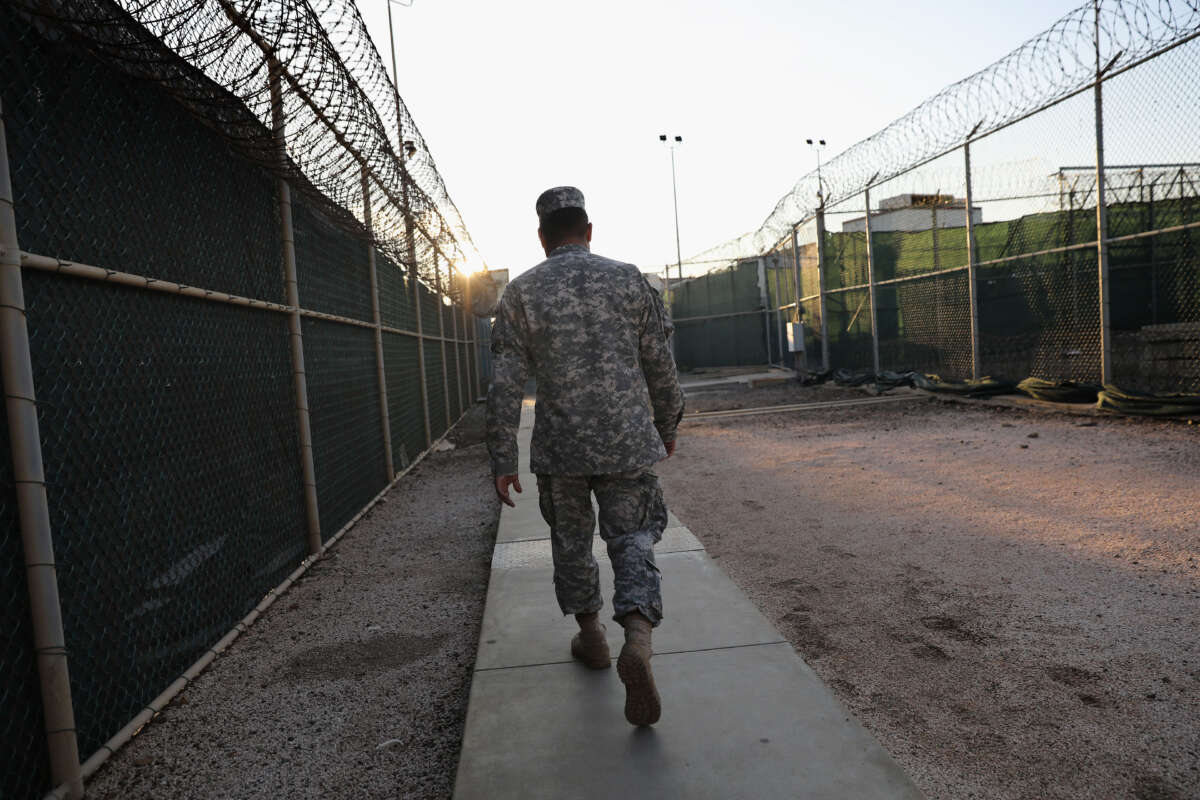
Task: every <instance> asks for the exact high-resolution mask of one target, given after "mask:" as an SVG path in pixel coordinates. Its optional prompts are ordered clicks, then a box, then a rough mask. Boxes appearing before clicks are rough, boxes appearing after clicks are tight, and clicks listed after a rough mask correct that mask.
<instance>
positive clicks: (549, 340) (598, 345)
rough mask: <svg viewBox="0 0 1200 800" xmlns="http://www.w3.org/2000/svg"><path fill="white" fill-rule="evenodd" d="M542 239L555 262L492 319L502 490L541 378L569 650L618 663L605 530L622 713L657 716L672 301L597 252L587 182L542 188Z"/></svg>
mask: <svg viewBox="0 0 1200 800" xmlns="http://www.w3.org/2000/svg"><path fill="white" fill-rule="evenodd" d="M536 208H537V215H538V222H539V227H538V238H539V239H541V242H542V248H543V249H544V250H545V251H546V260H545V261H543V262H542V263H540V264H538V265H537V266H536V267H534V268H533V269H531V270H529V271H528V272H526V273H524V274H522V275H520V276H518V277H517V278H515V279H514V280H513V281H512V282H511V283H510V284H509V285H508V288H507V289H506V290H505V292H504V296H503V298H502V299H501V301H500V305H499V307H498V308H497V310H496V321H495V323H494V324H493V328H492V354H493V356H494V359H493V362H492V364H493V371H494V375H493V380H492V386H491V388H490V390H489V392H488V408H487V442H488V450H489V452H490V454H491V460H492V473H493V475H494V476H495V484H496V493H497V494H498V495H499V496H500V499H501V500H502V501H503V502H504V503H506V504H508V505H510V506H511V505H514V503H513V499H512V497H511V496H510V495H509V487H512V488H513V489H515V490H516V491H517V492H520V491H521V483H520V481H519V480H518V477H517V426H518V424H519V422H520V415H521V402H522V400H523V398H524V390H525V382H526V380H527V379H528V378H529V377H530V376H532V377H534V378H535V379H536V381H537V407H536V409H535V422H534V427H533V440H532V445H531V447H530V467H531V469H532V471H533V473H534V474H535V475H537V486H538V503H539V505H540V508H541V512H542V516H543V517H544V518H545V520H546V523H547V524H548V525H549V526H550V542H551V550H552V553H553V558H554V591H555V595H556V597H557V599H558V604H559V607H560V608H561V609H562V612H563V614H574V615H575V619H576V620H577V621H578V622H579V633H578V634H576V636H575V638H574V639H572V640H571V655H572V656H574V657H575V658H577V659H578V660H580V661H582V662H583V663H584V664H586V665H587V666H589V667H592V668H593V669H606V668H608V667H609V666H610V660H609V652H608V643H607V642H606V640H605V637H604V626H603V625H601V624H600V622H599V611H600V609H601V607H603V605H604V600H603V599H602V598H601V596H600V569H599V567H598V566H597V564H596V559H595V558H594V557H593V556H592V535H593V530H594V529H595V524H596V520H595V517H594V515H593V511H592V500H591V496H592V494H593V493H594V494H595V495H596V501H597V504H598V505H599V507H600V536H601V538H603V539H604V541H605V544H606V545H607V547H608V555H609V559H610V560H611V562H612V568H613V574H614V576H615V578H616V585H615V588H614V591H613V600H612V604H613V619H615V620H616V621H617V622H618V623H620V624H621V626H622V627H624V629H625V646H624V647H623V648H621V654H620V656H618V658H617V674H618V675H619V676H620V678H621V682H622V683H624V684H625V718H626V719H628V720H629V721H630V722H631V723H633V724H634V725H653V724H654V723H655V722H657V721H658V718H659V715H660V713H661V702H660V700H659V695H658V690H657V688H656V687H655V685H654V674H653V672H652V671H651V669H650V657H651V644H650V634H651V630H652V628H654V627H656V626H657V625H658V624H659V622H660V621H661V620H662V616H663V606H662V589H661V586H660V575H659V571H658V567H657V565H656V564H655V562H654V545H655V544H656V543H657V542H658V541H659V539H661V538H662V533H663V529H664V528H665V527H666V525H667V508H666V505H665V504H664V503H663V498H662V489H661V488H659V485H658V476H657V475H655V474H654V471H653V469H652V467H653V465H654V463H655V462H657V461H660V460H662V459H663V458H666V457H669V456H670V455H671V453H673V452H674V451H675V429H676V427H677V426H678V424H679V420H680V418H681V417H682V416H683V393H682V392H681V391H680V388H679V380H678V377H677V376H676V374H675V362H674V360H673V359H672V357H671V349H670V345H669V342H668V337H669V335H670V333H671V325H670V322H669V321H668V319H667V315H666V311H665V309H664V308H663V304H662V300H661V299H660V298H659V296H658V292H656V291H655V290H654V289H653V288H652V287H651V286H650V284H649V283H648V282H647V281H646V278H645V277H644V276H643V275H642V274H641V272H640V271H639V270H638V268H637V267H636V266H634V265H633V264H624V263H622V262H619V261H613V260H612V259H608V258H603V257H601V256H598V255H594V254H593V253H592V252H591V250H590V247H589V245H590V242H591V240H592V224H591V223H590V222H589V221H588V216H587V212H586V211H585V210H584V206H583V193H582V192H580V191H579V190H578V189H576V188H574V187H572V186H559V187H557V188H554V189H549V190H547V191H545V192H543V193H542V195H541V196H540V197H538V199H537V204H536Z"/></svg>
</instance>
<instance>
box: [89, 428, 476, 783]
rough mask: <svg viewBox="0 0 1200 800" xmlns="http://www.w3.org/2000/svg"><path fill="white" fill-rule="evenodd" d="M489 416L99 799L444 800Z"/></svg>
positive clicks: (461, 679)
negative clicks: (390, 799)
mask: <svg viewBox="0 0 1200 800" xmlns="http://www.w3.org/2000/svg"><path fill="white" fill-rule="evenodd" d="M482 429H483V428H482V407H481V406H475V407H474V408H473V409H472V411H471V412H470V415H469V416H468V418H467V419H465V420H464V421H463V422H461V423H460V424H459V427H458V428H456V430H455V432H454V434H452V438H453V439H456V440H457V444H458V449H455V450H453V451H449V452H440V453H433V454H431V455H430V456H429V457H428V458H426V460H425V461H423V462H422V463H421V464H420V465H418V467H417V468H416V469H415V470H414V471H413V472H412V473H410V474H409V475H408V476H407V477H405V478H404V479H403V480H402V481H401V482H400V483H399V484H398V485H397V486H396V487H395V488H393V489H392V491H391V492H390V493H389V494H388V496H387V498H386V500H387V502H386V503H381V504H380V505H378V506H376V508H375V509H374V510H373V511H372V512H371V514H369V515H368V516H367V517H365V518H364V519H363V520H361V521H360V522H359V523H358V524H357V525H356V526H355V527H354V528H353V529H352V530H351V531H350V532H349V533H347V534H346V536H345V537H344V538H343V539H342V540H341V541H340V542H339V543H338V544H337V546H336V547H334V548H333V550H332V551H331V552H330V554H329V555H328V556H327V557H326V558H325V559H323V560H322V561H320V562H319V563H317V564H315V565H314V566H313V567H312V568H311V569H310V570H309V571H308V572H307V573H306V575H305V577H304V578H303V579H302V580H301V581H299V583H298V584H297V585H296V586H295V587H294V588H292V590H291V591H290V592H288V593H287V594H286V595H284V596H283V597H282V598H280V600H279V601H277V602H276V603H275V605H274V606H272V607H271V609H270V610H269V611H268V612H267V613H266V614H265V615H264V616H263V617H262V618H261V619H260V620H259V621H258V622H257V623H256V624H255V625H254V626H253V627H251V628H250V630H249V631H248V632H247V633H246V634H244V635H243V636H242V637H241V638H240V639H239V640H238V641H237V642H235V643H234V645H233V646H232V647H231V648H230V649H229V651H227V652H226V653H225V654H224V655H223V656H222V657H221V658H219V659H218V660H217V661H216V662H214V664H213V665H212V666H211V667H210V668H209V669H208V670H207V671H206V672H205V673H204V674H202V675H201V676H200V678H199V679H198V680H197V681H196V682H195V683H194V684H193V685H192V686H190V687H189V688H188V689H187V690H186V691H185V692H184V693H183V694H182V695H181V696H180V697H179V698H177V699H176V700H175V702H174V703H172V704H171V705H170V706H169V707H168V708H167V709H166V710H165V711H164V712H163V713H162V714H160V715H159V717H158V718H157V719H156V720H155V721H154V722H153V723H152V724H151V725H149V726H148V727H146V728H145V729H144V730H143V731H142V733H141V734H140V735H138V736H137V737H136V738H135V739H134V740H133V741H132V742H131V743H130V744H129V745H128V746H127V747H126V748H124V749H123V750H121V751H120V752H119V753H118V754H117V755H116V756H114V757H113V759H111V760H110V761H109V763H108V764H106V765H105V766H104V767H103V768H102V769H101V770H100V772H99V773H97V775H96V777H95V779H94V781H93V782H92V783H90V784H89V787H88V796H89V797H92V798H114V800H115V798H141V797H156V798H161V797H169V798H279V797H287V798H301V797H304V798H362V797H404V798H414V799H418V798H447V797H449V796H450V794H451V791H452V789H453V785H454V773H455V769H456V768H457V763H458V753H459V747H460V745H461V741H462V731H463V723H464V721H465V719H466V710H467V696H468V693H469V691H470V685H471V672H472V667H473V665H474V663H475V649H476V645H477V643H478V636H479V626H480V621H481V619H482V616H483V604H484V597H485V594H486V592H487V581H488V575H489V569H490V559H491V552H492V546H493V542H494V540H495V534H496V524H497V521H498V519H499V504H498V502H497V501H496V500H495V497H494V495H493V493H492V491H491V489H490V481H489V476H488V464H487V451H486V448H485V447H484V446H483V445H482V444H481V443H480V442H481V433H482Z"/></svg>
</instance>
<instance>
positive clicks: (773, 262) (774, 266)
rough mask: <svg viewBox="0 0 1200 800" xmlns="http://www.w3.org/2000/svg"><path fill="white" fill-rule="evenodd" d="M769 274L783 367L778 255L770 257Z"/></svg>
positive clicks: (776, 332) (781, 297) (781, 299)
mask: <svg viewBox="0 0 1200 800" xmlns="http://www.w3.org/2000/svg"><path fill="white" fill-rule="evenodd" d="M771 274H772V276H774V278H775V302H774V306H775V307H774V308H773V309H772V311H774V312H775V338H776V339H777V340H778V341H779V366H780V367H781V368H782V367H783V362H784V356H783V342H784V338H785V333H786V332H785V331H784V329H783V312H782V311H780V310H779V307H780V306H781V305H783V289H782V288H781V287H780V285H779V256H778V255H775V256H772V257H771Z"/></svg>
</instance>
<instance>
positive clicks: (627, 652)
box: [617, 611, 662, 726]
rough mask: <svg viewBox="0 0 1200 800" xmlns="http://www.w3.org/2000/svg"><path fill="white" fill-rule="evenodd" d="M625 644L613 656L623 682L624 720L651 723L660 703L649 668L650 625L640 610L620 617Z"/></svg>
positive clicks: (657, 716) (651, 628) (660, 706)
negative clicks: (616, 654) (619, 651)
mask: <svg viewBox="0 0 1200 800" xmlns="http://www.w3.org/2000/svg"><path fill="white" fill-rule="evenodd" d="M621 624H622V625H624V626H625V646H624V647H622V648H621V655H620V656H618V657H617V675H618V676H620V678H621V683H623V684H625V719H627V720H629V722H630V723H632V724H634V725H638V726H644V725H653V724H654V723H656V722H658V718H659V717H660V716H661V715H662V702H661V701H660V700H659V697H658V689H657V687H655V685H654V673H653V672H651V671H650V656H651V655H652V651H651V650H650V632H651V630H653V626H652V625H651V624H650V620H648V619H646V618H645V617H644V616H642V615H641V613H639V612H637V611H631V612H629V613H628V614H626V615H625V616H623V617H621Z"/></svg>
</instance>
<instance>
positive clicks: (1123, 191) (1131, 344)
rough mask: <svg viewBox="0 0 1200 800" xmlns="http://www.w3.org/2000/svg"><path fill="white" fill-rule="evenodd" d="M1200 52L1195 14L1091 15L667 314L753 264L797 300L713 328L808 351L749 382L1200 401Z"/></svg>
mask: <svg viewBox="0 0 1200 800" xmlns="http://www.w3.org/2000/svg"><path fill="white" fill-rule="evenodd" d="M1198 36H1200V4H1197V3H1196V2H1195V0H1165V1H1164V2H1150V1H1149V0H1103V1H1102V2H1093V3H1088V4H1086V5H1084V6H1081V7H1080V8H1079V9H1078V10H1077V11H1075V12H1072V13H1071V14H1068V15H1067V16H1065V17H1063V18H1062V19H1061V20H1059V21H1058V22H1056V23H1055V24H1054V25H1053V26H1052V27H1051V28H1050V29H1048V30H1047V31H1046V32H1045V33H1043V34H1041V35H1040V36H1038V37H1035V38H1034V39H1033V40H1031V41H1029V42H1026V43H1025V44H1023V45H1022V46H1021V47H1019V48H1017V49H1016V50H1014V51H1013V52H1012V53H1011V54H1010V55H1008V56H1006V57H1005V58H1003V59H1001V60H1000V61H999V62H997V63H996V64H993V65H992V66H990V67H988V68H987V69H984V70H982V71H980V72H979V73H976V74H975V75H972V76H970V77H968V78H966V79H964V80H963V81H960V82H959V83H956V84H953V85H951V86H949V87H947V88H946V89H945V90H943V91H942V92H940V93H939V94H938V95H936V96H935V97H933V98H932V99H931V100H929V101H927V102H926V103H924V104H922V105H921V106H919V107H918V108H916V109H914V110H913V111H912V112H910V113H909V114H907V115H905V116H904V117H902V118H901V119H899V120H897V121H896V122H894V123H892V124H891V125H889V126H888V127H887V128H885V129H884V130H883V131H881V132H879V133H878V134H876V135H874V136H872V137H870V138H869V139H866V140H864V141H863V142H860V143H859V144H856V145H854V146H853V147H851V148H849V149H848V150H846V151H845V152H843V153H842V154H841V155H839V156H837V157H836V158H834V159H832V160H831V161H829V162H828V163H827V164H825V165H824V166H823V168H822V169H821V171H820V173H819V174H818V173H817V172H815V171H814V172H813V173H810V174H808V175H805V176H804V177H803V178H801V179H800V180H799V181H798V182H797V183H796V185H795V187H794V188H793V190H792V191H791V192H790V193H789V194H788V195H786V196H785V197H784V198H783V199H781V200H780V202H779V203H778V204H777V205H776V209H775V211H774V212H773V213H772V215H771V216H770V217H769V218H768V219H767V220H766V222H764V224H763V225H762V227H761V228H760V229H759V230H757V231H754V232H753V233H750V234H747V235H745V236H743V237H739V238H738V239H736V240H733V241H731V242H727V243H725V244H723V245H720V246H718V247H715V248H712V249H710V250H709V251H706V252H704V253H701V254H700V255H698V256H697V257H696V258H694V259H692V260H691V261H690V262H689V263H687V264H685V269H687V268H689V267H690V271H691V272H692V274H693V277H692V278H690V279H686V280H683V281H676V284H675V287H674V291H673V294H674V297H675V298H676V299H675V302H674V304H673V313H674V314H675V315H676V317H680V316H683V317H684V318H685V319H686V317H687V315H688V314H691V313H693V304H692V303H691V302H690V297H692V296H694V295H696V294H700V295H703V294H704V292H705V291H706V289H702V288H699V287H701V286H708V285H710V284H711V285H716V286H719V285H721V283H722V282H724V281H726V280H727V278H726V277H725V276H724V275H725V273H726V272H729V271H731V270H732V271H737V270H741V269H743V267H744V265H746V264H749V263H752V260H753V259H758V258H763V259H764V260H765V261H766V263H767V265H768V275H770V272H771V271H772V270H775V269H783V270H784V271H785V272H787V271H790V272H791V275H792V279H791V282H790V285H789V284H788V282H787V281H786V280H782V281H779V283H780V287H779V289H774V290H773V291H774V294H771V296H770V299H769V301H767V303H765V304H761V303H759V301H758V300H756V299H755V298H750V297H745V298H743V302H742V304H741V305H740V306H737V307H736V308H729V309H725V311H726V312H727V313H730V314H748V313H750V312H751V311H752V310H757V309H759V308H763V307H765V306H766V307H769V308H768V310H769V311H770V312H772V313H774V314H775V317H776V319H775V324H774V325H773V326H771V327H773V328H774V329H776V330H780V331H782V330H783V326H782V325H781V324H780V323H781V322H783V320H784V318H785V317H787V318H789V320H790V321H800V322H802V323H803V337H804V344H805V347H804V349H803V352H802V353H796V354H795V357H794V359H789V353H787V352H784V350H785V348H782V347H779V344H783V343H784V341H785V339H784V336H783V334H782V333H780V334H776V335H774V336H773V338H772V339H771V341H772V342H774V343H776V344H774V345H768V350H769V352H768V353H766V354H765V355H764V356H763V357H762V358H760V360H759V362H758V363H768V362H770V363H779V364H784V365H788V366H796V365H798V366H800V367H803V368H807V369H810V370H815V369H820V368H824V369H837V368H842V367H845V368H849V369H853V370H873V371H875V372H878V371H880V370H893V371H897V372H905V371H909V370H916V371H921V372H928V373H935V374H939V375H941V376H942V377H945V378H951V379H970V378H979V377H982V376H985V375H992V376H1003V377H1006V378H1009V379H1021V378H1024V377H1036V378H1042V379H1046V380H1051V381H1084V382H1089V383H1104V384H1108V385H1116V386H1119V387H1122V388H1125V389H1132V390H1135V391H1143V392H1151V393H1197V392H1200V259H1198V258H1197V252H1196V247H1197V236H1200V189H1198V187H1200V128H1198V127H1197V126H1196V125H1195V124H1194V121H1195V117H1196V109H1198V108H1200V40H1198V39H1197V37H1198ZM713 263H717V264H719V265H720V266H718V267H716V268H715V269H712V270H710V271H709V272H708V273H703V274H697V273H698V270H704V269H706V268H708V267H709V266H711V265H712V264H713ZM731 264H732V265H733V266H729V265H731ZM767 282H768V284H771V283H772V282H773V278H772V279H769V280H768V281H767ZM797 283H798V284H799V290H798V291H796V290H795V287H796V285H797ZM692 284H697V288H695V289H689V286H691V285H692ZM789 290H792V291H794V296H793V295H789V294H788V291H789ZM788 303H791V305H790V306H787V305H786V304H788ZM768 325H770V323H768ZM708 327H709V330H708V332H706V333H704V334H703V335H716V336H719V337H726V336H727V334H726V332H724V331H718V330H716V329H715V328H714V326H712V325H711V324H710V325H709V326H708ZM701 335H702V334H700V333H698V332H693V331H689V330H687V329H686V328H685V329H684V331H683V336H684V337H685V338H689V339H690V340H689V341H688V342H687V343H686V345H682V346H681V352H682V353H689V352H696V351H699V352H704V351H705V348H706V347H708V348H709V350H712V348H713V347H714V345H706V344H705V343H704V342H702V341H697V340H696V339H697V337H698V336H701ZM772 348H773V349H772ZM722 355H723V356H724V357H725V358H726V359H729V358H731V356H729V355H728V354H722ZM682 363H686V359H684V360H681V364H682ZM724 363H730V364H732V363H739V362H735V361H732V360H726V361H725V362H724Z"/></svg>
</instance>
